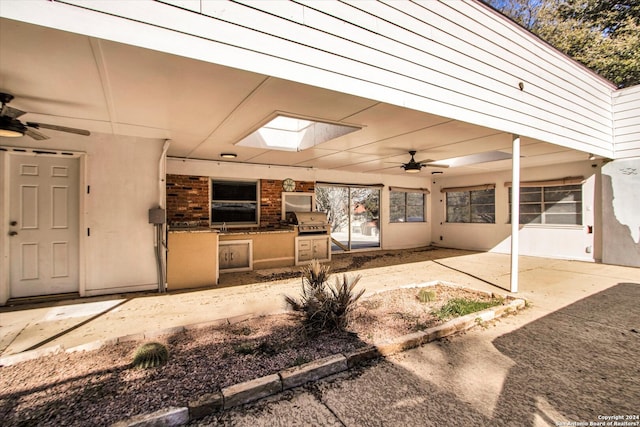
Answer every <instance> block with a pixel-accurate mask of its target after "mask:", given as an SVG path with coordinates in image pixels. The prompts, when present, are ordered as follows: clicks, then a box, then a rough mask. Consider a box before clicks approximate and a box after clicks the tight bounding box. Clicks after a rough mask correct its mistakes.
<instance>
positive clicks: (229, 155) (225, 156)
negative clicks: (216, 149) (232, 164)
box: [220, 153, 238, 159]
mask: <svg viewBox="0 0 640 427" xmlns="http://www.w3.org/2000/svg"><path fill="white" fill-rule="evenodd" d="M220 157H222V158H223V159H235V158H236V157H238V155H237V154H236V153H220Z"/></svg>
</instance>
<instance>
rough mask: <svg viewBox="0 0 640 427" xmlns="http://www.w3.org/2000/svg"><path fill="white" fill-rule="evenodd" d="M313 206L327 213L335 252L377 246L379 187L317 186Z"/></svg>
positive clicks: (378, 235)
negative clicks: (314, 204)
mask: <svg viewBox="0 0 640 427" xmlns="http://www.w3.org/2000/svg"><path fill="white" fill-rule="evenodd" d="M316 206H317V209H318V210H319V211H322V212H326V213H327V216H328V220H329V223H330V225H331V238H332V243H333V245H332V250H333V251H334V252H336V251H350V250H354V249H368V248H379V247H380V217H379V215H380V189H379V188H377V187H359V186H346V185H324V184H323V185H318V186H317V187H316Z"/></svg>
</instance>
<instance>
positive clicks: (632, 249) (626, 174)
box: [602, 158, 640, 267]
mask: <svg viewBox="0 0 640 427" xmlns="http://www.w3.org/2000/svg"><path fill="white" fill-rule="evenodd" d="M639 210H640V158H634V159H627V160H616V161H613V162H611V163H607V164H606V165H605V166H604V167H603V168H602V228H603V240H602V261H603V262H604V263H606V264H618V265H627V266H631V267H640V213H639Z"/></svg>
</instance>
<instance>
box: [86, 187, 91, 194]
mask: <svg viewBox="0 0 640 427" xmlns="http://www.w3.org/2000/svg"><path fill="white" fill-rule="evenodd" d="M90 193H91V186H90V185H87V194H90Z"/></svg>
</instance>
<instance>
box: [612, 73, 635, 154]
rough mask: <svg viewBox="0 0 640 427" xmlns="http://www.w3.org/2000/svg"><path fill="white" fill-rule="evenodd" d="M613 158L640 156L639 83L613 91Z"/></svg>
mask: <svg viewBox="0 0 640 427" xmlns="http://www.w3.org/2000/svg"><path fill="white" fill-rule="evenodd" d="M613 118H614V123H613V125H614V143H615V146H614V148H615V158H617V159H622V158H628V157H637V156H640V85H638V86H633V87H630V88H626V89H621V90H618V91H616V92H614V95H613Z"/></svg>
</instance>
